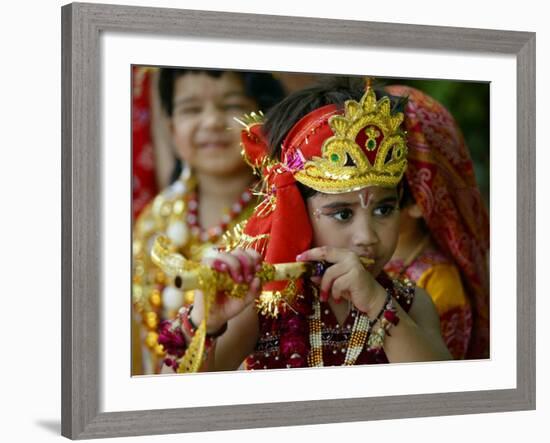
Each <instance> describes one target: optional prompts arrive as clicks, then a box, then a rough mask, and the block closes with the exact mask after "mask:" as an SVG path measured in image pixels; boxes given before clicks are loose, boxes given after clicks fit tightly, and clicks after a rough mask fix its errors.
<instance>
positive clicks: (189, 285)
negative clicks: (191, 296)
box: [151, 235, 374, 297]
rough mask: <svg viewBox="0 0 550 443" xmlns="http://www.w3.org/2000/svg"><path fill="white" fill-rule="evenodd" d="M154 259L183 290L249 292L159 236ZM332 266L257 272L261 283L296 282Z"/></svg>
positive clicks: (266, 266)
mask: <svg viewBox="0 0 550 443" xmlns="http://www.w3.org/2000/svg"><path fill="white" fill-rule="evenodd" d="M151 258H152V261H153V263H155V264H156V265H157V266H158V267H159V268H160V269H161V270H162V271H163V272H164V273H165V274H166V276H167V277H168V278H169V279H171V281H172V283H173V285H174V286H175V287H176V288H178V289H181V290H183V291H187V290H192V289H202V288H203V287H204V286H205V285H206V284H215V286H216V289H217V290H222V291H229V295H231V296H234V297H244V295H246V292H247V290H248V285H246V284H245V283H238V284H237V283H235V282H234V281H233V280H232V279H231V278H230V277H229V275H228V274H227V273H226V272H218V271H215V270H214V269H211V268H210V267H209V266H207V265H205V264H199V263H196V262H192V261H190V260H187V259H186V258H185V257H183V255H181V254H179V253H177V252H175V248H174V247H173V246H172V244H171V242H170V240H169V239H168V238H167V237H165V236H164V235H159V236H158V237H157V238H156V239H155V242H154V244H153V248H152V250H151ZM360 260H361V262H362V263H363V266H365V267H367V266H369V265H371V264H373V263H374V260H372V259H370V258H367V257H360ZM329 266H330V263H327V262H293V263H277V264H274V265H272V264H269V263H265V262H264V263H262V265H261V269H260V270H259V271H257V272H256V275H255V276H256V277H258V278H259V279H260V284H261V285H262V286H263V285H264V284H266V283H268V282H271V281H285V280H296V279H298V278H300V277H314V276H322V275H323V274H324V272H325V271H326V269H327V268H328V267H329ZM212 280H214V281H212Z"/></svg>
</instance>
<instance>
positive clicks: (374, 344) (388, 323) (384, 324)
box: [367, 290, 399, 350]
mask: <svg viewBox="0 0 550 443" xmlns="http://www.w3.org/2000/svg"><path fill="white" fill-rule="evenodd" d="M377 322H379V324H380V326H379V327H378V328H377V329H376V330H372V331H371V334H370V337H369V339H368V342H367V347H368V349H369V350H377V349H381V348H382V345H383V344H384V339H385V338H386V334H387V335H388V336H390V337H391V334H390V329H391V328H392V327H394V326H397V325H398V323H399V316H398V314H397V309H396V307H395V306H394V304H393V297H392V293H391V292H390V291H389V290H386V300H385V302H384V307H383V308H382V309H381V310H380V312H379V313H378V315H377V316H376V319H375V320H374V321H373V324H376V323H377Z"/></svg>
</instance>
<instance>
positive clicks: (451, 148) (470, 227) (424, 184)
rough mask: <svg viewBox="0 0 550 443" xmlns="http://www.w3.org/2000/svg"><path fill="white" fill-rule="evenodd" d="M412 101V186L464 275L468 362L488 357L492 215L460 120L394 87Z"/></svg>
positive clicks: (408, 117)
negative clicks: (467, 304)
mask: <svg viewBox="0 0 550 443" xmlns="http://www.w3.org/2000/svg"><path fill="white" fill-rule="evenodd" d="M387 91H388V92H389V93H390V94H392V95H395V96H406V97H408V98H409V101H408V104H407V106H406V109H405V122H404V125H405V129H406V131H407V136H408V140H407V146H408V148H409V157H408V160H409V164H408V168H407V172H406V177H407V182H408V184H409V186H410V189H411V191H412V194H413V197H414V199H415V200H416V203H417V204H418V205H419V206H420V207H421V209H422V214H423V217H424V220H425V222H426V225H427V226H428V228H429V231H430V234H431V237H432V238H433V240H434V241H435V242H436V244H437V246H438V247H439V249H440V251H441V252H442V253H443V254H444V255H445V256H447V257H449V258H450V259H452V261H453V262H454V264H455V265H456V266H457V267H458V269H459V270H460V274H461V277H462V282H463V284H464V287H465V289H466V292H467V295H468V299H469V302H470V305H471V307H472V314H473V328H472V337H471V340H470V344H469V347H468V351H467V353H466V357H467V358H488V356H489V274H488V250H489V215H488V212H487V209H486V207H485V205H484V203H483V201H482V198H481V194H480V192H479V189H478V187H477V183H476V179H475V175H474V167H473V163H472V160H471V157H470V153H469V151H468V148H467V146H466V143H465V141H464V137H463V135H462V133H461V132H460V129H459V128H458V126H457V124H456V122H455V120H454V119H453V117H452V116H451V114H450V113H449V112H448V111H447V109H445V108H444V107H443V106H442V105H441V104H440V103H438V102H437V101H435V100H434V99H432V98H431V97H429V96H427V95H426V94H424V93H422V92H420V91H418V90H416V89H414V88H411V87H407V86H397V85H396V86H389V87H387Z"/></svg>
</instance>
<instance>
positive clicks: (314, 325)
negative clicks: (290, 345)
mask: <svg viewBox="0 0 550 443" xmlns="http://www.w3.org/2000/svg"><path fill="white" fill-rule="evenodd" d="M352 309H353V308H352ZM355 314H356V315H355V321H354V323H353V327H352V329H351V336H350V338H349V342H348V349H347V351H346V358H345V359H344V363H343V366H353V365H354V364H355V362H356V361H357V358H358V357H359V355H360V354H361V351H362V350H363V348H364V347H365V343H366V342H367V336H368V335H369V331H370V327H371V323H370V320H369V318H368V317H367V316H366V315H365V314H362V313H360V312H355ZM309 344H310V351H309V355H308V366H309V367H322V366H324V362H323V338H322V324H321V302H320V300H319V298H318V297H315V298H314V300H313V314H312V315H311V316H310V317H309Z"/></svg>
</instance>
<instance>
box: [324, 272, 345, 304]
mask: <svg viewBox="0 0 550 443" xmlns="http://www.w3.org/2000/svg"><path fill="white" fill-rule="evenodd" d="M345 272H346V268H345V267H344V266H342V265H341V264H340V263H337V264H335V265H332V266H331V267H329V268H328V269H327V270H326V271H325V273H324V275H323V278H322V279H321V285H320V287H319V290H320V292H319V298H320V299H321V301H327V300H328V298H329V296H330V293H331V291H332V285H333V283H334V281H335V280H336V279H337V278H338V277H340V276H342V275H343V274H344V273H345Z"/></svg>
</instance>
